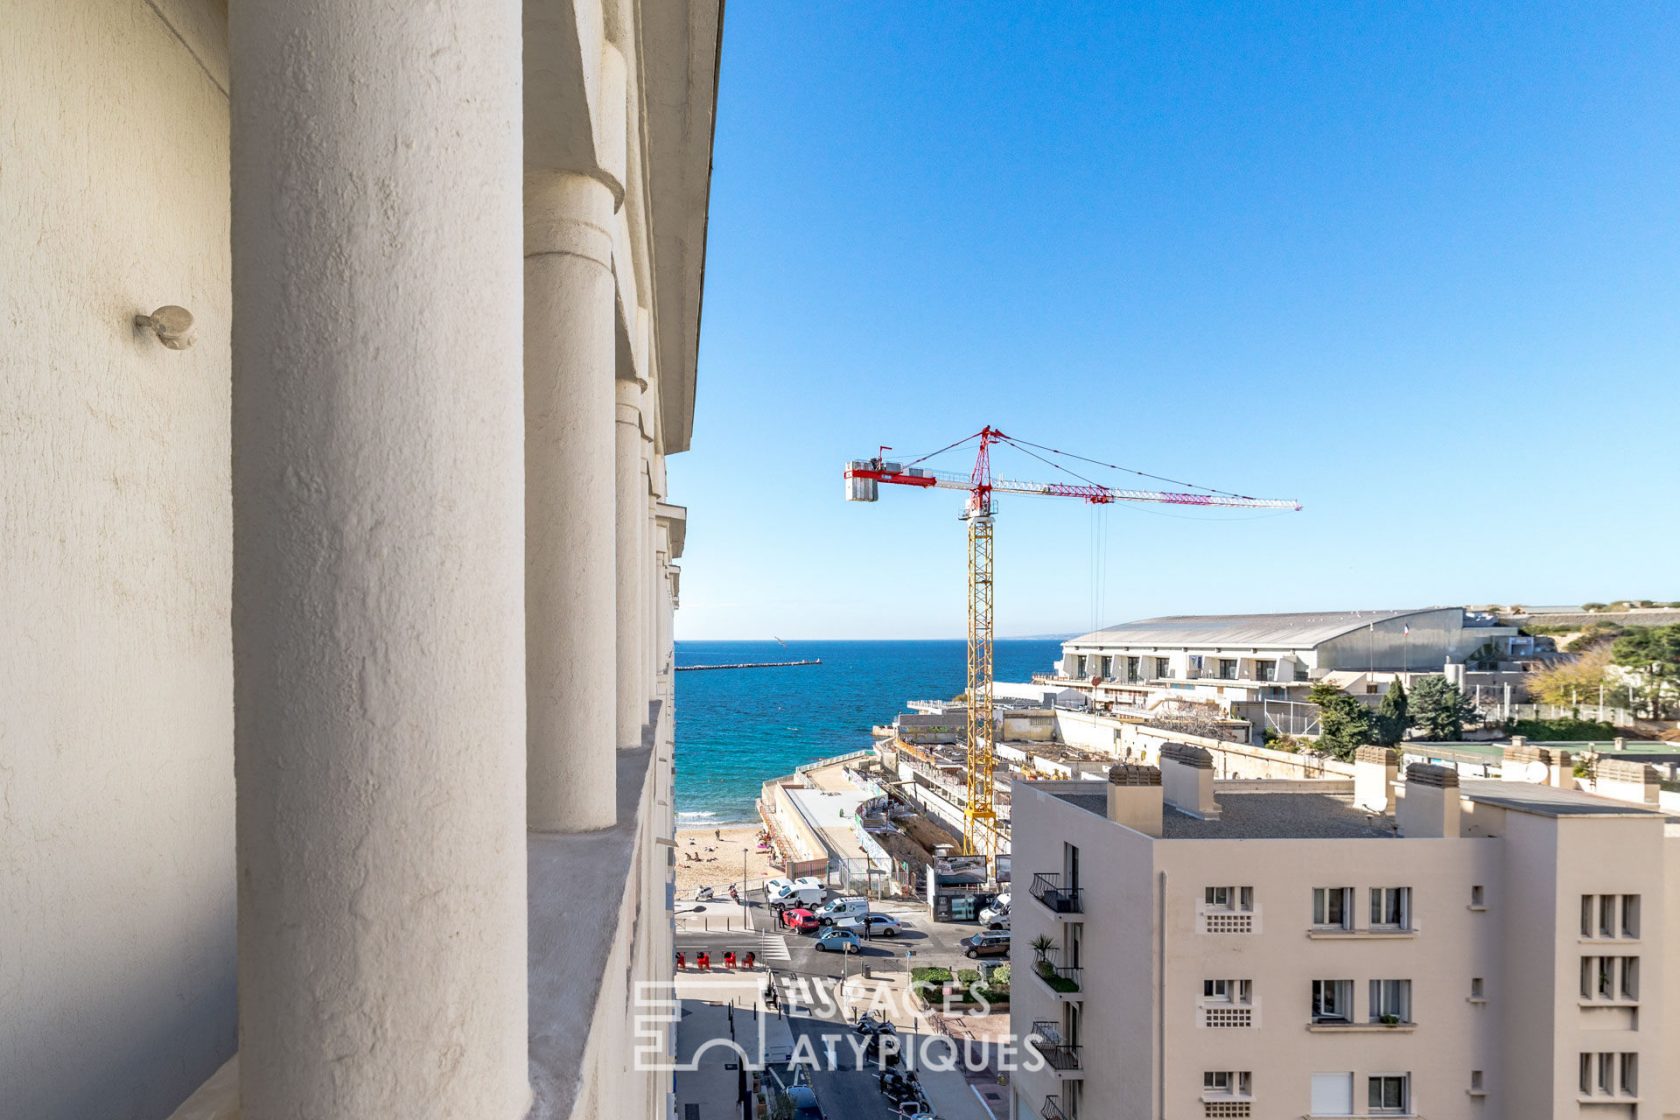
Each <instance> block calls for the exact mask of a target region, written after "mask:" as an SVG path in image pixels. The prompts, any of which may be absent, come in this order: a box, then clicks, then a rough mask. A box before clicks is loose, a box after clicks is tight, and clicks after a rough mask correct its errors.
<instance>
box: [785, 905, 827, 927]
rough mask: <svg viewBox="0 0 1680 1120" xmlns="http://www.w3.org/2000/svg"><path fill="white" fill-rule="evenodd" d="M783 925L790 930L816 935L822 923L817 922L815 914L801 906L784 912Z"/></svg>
mask: <svg viewBox="0 0 1680 1120" xmlns="http://www.w3.org/2000/svg"><path fill="white" fill-rule="evenodd" d="M782 924H783V925H784V926H787V927H788V928H789V929H796V930H798V931H799V932H800V933H814V932H816V930H817V928H818V927H819V926H820V925H821V924H822V923H820V922H818V921H817V916H816V915H815V914H813V913H812V912H811V911H809V910H807V909H805V908H804V907H802V906H801V907H796V908H795V909H792V910H783V911H782Z"/></svg>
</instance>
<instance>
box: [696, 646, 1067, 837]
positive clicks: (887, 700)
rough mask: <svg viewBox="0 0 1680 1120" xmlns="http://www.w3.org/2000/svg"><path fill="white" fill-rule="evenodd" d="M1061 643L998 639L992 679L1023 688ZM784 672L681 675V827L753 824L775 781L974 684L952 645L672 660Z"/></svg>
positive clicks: (864, 744)
mask: <svg viewBox="0 0 1680 1120" xmlns="http://www.w3.org/2000/svg"><path fill="white" fill-rule="evenodd" d="M1061 649H1062V647H1061V642H1060V641H1059V640H1056V639H1042V640H1041V639H1009V640H1002V641H999V642H997V643H996V646H995V651H994V670H993V672H994V676H995V677H996V678H997V679H998V680H1002V681H1025V680H1029V679H1031V675H1032V674H1033V673H1043V672H1048V671H1049V670H1050V669H1052V668H1053V667H1054V664H1055V662H1056V661H1057V659H1058V658H1060V657H1061ZM810 658H820V659H821V660H822V664H821V665H804V666H796V667H790V668H780V669H718V670H714V671H711V672H703V673H677V674H676V688H677V703H676V716H677V720H676V732H677V757H676V766H677V825H678V827H701V826H716V825H723V824H731V823H739V822H744V821H755V820H757V819H758V814H757V812H756V811H755V810H754V808H753V801H754V799H755V798H757V797H758V791H759V787H760V786H762V785H763V783H764V782H765V781H767V780H768V779H770V778H774V777H778V776H780V775H782V774H791V773H792V772H793V771H794V770H795V769H796V768H797V767H799V766H803V765H804V764H805V763H807V762H812V761H815V760H816V759H819V758H828V757H832V756H834V755H840V754H848V753H850V752H852V751H858V750H866V749H867V748H868V747H869V746H870V744H871V742H872V740H871V739H870V735H869V729H870V727H871V726H873V725H875V724H884V723H891V722H892V719H893V716H895V715H897V714H898V713H900V712H903V711H907V710H908V709H907V708H906V707H905V702H906V701H909V700H936V699H945V700H949V699H951V698H952V697H954V696H957V695H959V694H961V693H962V691H963V689H964V688H965V687H966V678H967V673H968V669H967V664H968V660H967V658H968V655H967V645H966V643H964V642H963V641H961V640H956V641H926V642H924V641H894V642H889V641H879V642H823V641H790V642H788V643H787V644H786V646H785V647H784V646H782V645H781V644H779V643H777V642H774V641H766V642H678V643H677V647H676V663H677V665H679V666H682V665H720V664H734V663H739V662H743V661H801V660H807V659H810Z"/></svg>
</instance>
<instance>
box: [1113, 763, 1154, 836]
mask: <svg viewBox="0 0 1680 1120" xmlns="http://www.w3.org/2000/svg"><path fill="white" fill-rule="evenodd" d="M1108 819H1109V820H1111V821H1113V822H1114V823H1115V824H1123V825H1125V826H1126V827H1127V828H1135V829H1137V830H1138V831H1139V832H1141V833H1143V834H1144V835H1145V836H1155V837H1159V836H1160V835H1161V772H1160V771H1159V770H1157V769H1155V767H1153V766H1140V765H1138V764H1136V763H1131V762H1118V763H1115V764H1114V765H1113V766H1111V767H1109V768H1108Z"/></svg>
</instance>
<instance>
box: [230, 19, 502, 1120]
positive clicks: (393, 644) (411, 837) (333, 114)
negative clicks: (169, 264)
mask: <svg viewBox="0 0 1680 1120" xmlns="http://www.w3.org/2000/svg"><path fill="white" fill-rule="evenodd" d="M229 43H230V54H231V60H232V143H233V153H232V192H233V223H232V248H233V307H234V312H233V323H234V335H233V415H232V432H233V512H234V591H233V652H234V667H235V722H236V742H235V771H236V777H237V782H238V789H239V797H238V810H237V817H238V864H239V868H238V896H239V920H238V926H239V1035H240V1068H239V1076H240V1095H241V1099H242V1106H243V1111H242V1116H243V1117H244V1120H281V1118H284V1120H297V1118H300V1117H311V1118H323V1120H324V1118H327V1117H399V1116H401V1117H410V1116H415V1117H417V1116H435V1117H444V1116H450V1117H454V1116H473V1117H484V1118H489V1120H516V1118H518V1117H523V1116H524V1115H525V1113H526V1110H527V1108H528V1106H529V1103H530V1089H529V1086H528V1083H527V1057H526V1052H527V1042H526V999H525V990H526V973H525V967H526V962H525V938H526V922H525V844H524V837H525V833H524V828H523V824H524V807H525V751H524V742H525V664H524V662H525V631H524V614H523V602H524V572H523V565H522V563H521V559H522V557H523V555H524V542H523V527H522V518H523V463H522V453H521V450H520V448H521V444H522V441H523V437H524V425H523V418H522V410H521V384H520V333H521V327H520V321H521V320H520V316H521V310H520V309H521V285H520V271H519V244H520V242H519V236H520V170H521V168H520V152H521V139H520V17H519V5H518V3H517V2H516V0H483V2H481V3H476V4H473V5H471V6H470V10H469V6H468V5H465V4H462V3H449V2H445V3H438V4H430V5H418V4H412V3H409V2H408V0H362V2H360V3H356V4H346V3H342V2H338V0H290V2H288V3H278V4H273V3H270V4H265V3H254V2H244V0H236V2H235V3H233V4H232V5H231V11H230V33H229Z"/></svg>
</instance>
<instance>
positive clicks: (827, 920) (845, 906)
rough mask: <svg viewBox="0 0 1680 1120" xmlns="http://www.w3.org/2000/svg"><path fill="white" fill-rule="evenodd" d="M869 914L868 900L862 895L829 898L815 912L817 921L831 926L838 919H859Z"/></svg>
mask: <svg viewBox="0 0 1680 1120" xmlns="http://www.w3.org/2000/svg"><path fill="white" fill-rule="evenodd" d="M867 913H869V900H868V899H867V898H864V897H863V896H862V895H848V896H847V897H845V898H831V899H829V900H828V901H827V902H825V903H823V905H822V909H820V910H818V911H817V921H819V922H821V923H822V924H823V925H825V926H826V925H832V924H833V923H834V922H835V920H836V919H838V918H861V917H863V916H864V915H865V914H867Z"/></svg>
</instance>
